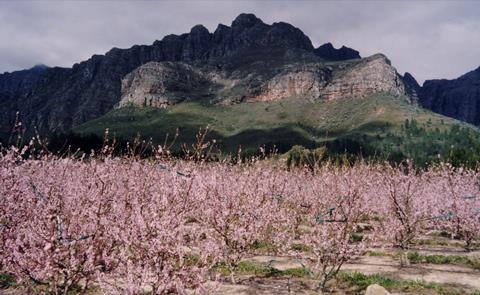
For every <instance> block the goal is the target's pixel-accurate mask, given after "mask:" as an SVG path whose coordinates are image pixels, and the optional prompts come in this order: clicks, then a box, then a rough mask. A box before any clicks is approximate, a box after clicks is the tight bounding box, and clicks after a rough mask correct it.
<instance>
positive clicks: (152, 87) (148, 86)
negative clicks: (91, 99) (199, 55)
mask: <svg viewBox="0 0 480 295" xmlns="http://www.w3.org/2000/svg"><path fill="white" fill-rule="evenodd" d="M209 83H210V82H209V81H208V80H207V78H206V77H204V76H203V74H202V73H201V72H200V71H199V70H198V69H195V68H194V67H192V66H190V65H187V64H185V63H179V62H177V63H176V62H150V63H146V64H144V65H143V66H141V67H138V68H137V69H135V70H134V71H133V72H131V73H129V74H128V75H126V76H125V78H123V79H122V98H121V100H120V106H126V105H129V104H135V105H138V106H151V107H166V106H168V105H172V104H176V103H179V102H182V101H185V100H192V99H195V98H197V97H196V96H198V95H199V94H201V93H202V90H203V89H205V87H208V84H209Z"/></svg>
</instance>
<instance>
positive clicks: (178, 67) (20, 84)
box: [0, 14, 404, 136]
mask: <svg viewBox="0 0 480 295" xmlns="http://www.w3.org/2000/svg"><path fill="white" fill-rule="evenodd" d="M330 45H331V44H330ZM343 59H348V60H346V61H343ZM325 60H341V61H338V62H329V65H328V66H326V64H325ZM385 61H386V59H378V60H376V59H372V60H370V59H366V60H361V59H359V55H358V52H356V51H355V50H352V49H349V48H345V47H342V48H340V49H338V50H337V49H335V48H333V46H328V44H327V45H324V46H321V47H320V48H317V49H314V48H313V46H312V43H311V42H310V39H309V38H308V37H307V36H305V35H304V34H303V33H302V31H300V30H299V29H298V28H296V27H294V26H292V25H290V24H287V23H282V22H279V23H274V24H271V25H269V24H265V23H264V22H262V20H260V19H258V18H257V17H255V16H254V15H253V14H241V15H239V16H238V17H237V18H236V19H235V20H234V21H233V22H232V24H231V25H230V26H226V25H222V24H220V25H218V27H217V29H216V30H215V31H214V32H213V33H212V32H209V31H208V30H207V29H206V28H205V27H203V26H201V25H198V26H195V27H193V28H192V29H191V31H190V32H189V33H186V34H182V35H168V36H166V37H164V38H163V39H162V40H160V41H155V42H154V43H153V44H152V45H141V46H139V45H135V46H133V47H131V48H129V49H118V48H113V49H112V50H110V51H109V52H107V53H106V54H105V55H94V56H92V57H91V58H90V59H89V60H87V61H84V62H81V63H79V64H75V65H74V66H73V67H72V68H58V67H55V68H48V69H45V68H44V69H41V71H39V73H38V74H37V73H35V74H32V73H30V72H29V73H27V74H15V75H13V74H4V75H0V106H1V108H2V111H1V113H0V114H1V116H0V136H1V135H2V134H5V133H7V132H8V130H10V128H11V126H12V125H13V122H14V119H15V113H16V112H17V111H19V112H20V114H21V120H22V122H23V123H24V125H25V126H28V127H30V128H31V127H33V126H36V127H37V128H38V130H39V131H40V132H42V133H48V132H59V131H60V132H62V131H67V130H69V129H71V128H72V127H75V126H78V125H80V124H82V123H84V122H87V121H89V120H92V119H94V118H97V117H99V116H101V115H103V114H105V113H106V112H108V111H109V110H111V109H112V108H114V106H118V105H125V104H129V103H134V104H137V105H142V106H143V105H145V106H148V105H150V106H159V107H160V106H162V107H163V106H167V105H170V104H173V103H178V102H181V101H184V100H198V99H202V100H205V101H208V102H211V103H220V104H231V103H238V102H242V101H255V100H265V101H268V100H273V99H281V98H284V97H289V96H302V97H306V98H309V99H318V98H326V99H336V98H338V97H341V96H345V95H347V96H357V95H358V96H362V95H366V94H368V93H370V92H374V91H389V92H392V93H394V94H402V93H404V91H403V90H404V88H403V86H402V84H401V80H399V79H397V78H398V77H397V75H396V72H395V70H394V69H393V68H392V67H391V66H390V65H389V63H385ZM151 62H153V63H151ZM360 64H361V66H360ZM143 65H145V66H143ZM24 76H25V77H26V76H28V78H25V77H24ZM22 77H24V78H22ZM2 91H3V92H2Z"/></svg>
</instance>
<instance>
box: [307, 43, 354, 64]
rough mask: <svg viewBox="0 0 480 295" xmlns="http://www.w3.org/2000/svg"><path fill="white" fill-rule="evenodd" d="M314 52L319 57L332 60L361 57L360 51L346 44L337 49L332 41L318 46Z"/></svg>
mask: <svg viewBox="0 0 480 295" xmlns="http://www.w3.org/2000/svg"><path fill="white" fill-rule="evenodd" d="M313 52H314V53H315V54H316V55H318V56H319V57H321V58H323V59H326V60H331V61H340V60H348V59H356V58H360V54H359V52H358V51H356V50H354V49H352V48H348V47H345V46H342V47H341V48H340V49H335V47H333V45H332V43H325V44H323V45H322V46H320V47H318V48H316V49H315V50H314V51H313Z"/></svg>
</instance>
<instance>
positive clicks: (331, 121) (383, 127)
mask: <svg viewBox="0 0 480 295" xmlns="http://www.w3.org/2000/svg"><path fill="white" fill-rule="evenodd" d="M405 120H415V121H417V122H418V124H420V125H425V126H427V128H428V129H433V128H440V129H447V128H450V127H451V126H455V125H458V126H460V125H463V124H461V123H459V122H458V121H455V120H451V119H448V118H446V117H443V116H441V115H437V114H435V113H432V112H429V111H426V110H424V109H421V108H419V107H417V106H415V105H412V104H410V103H409V102H408V100H407V99H406V97H401V96H400V97H396V96H392V95H390V94H386V93H377V94H373V95H370V96H368V97H364V98H359V99H355V100H350V99H338V100H331V101H325V100H317V101H309V100H303V99H298V97H290V98H285V99H283V100H276V101H269V102H262V101H257V102H249V103H241V104H233V105H213V106H212V105H205V104H202V103H200V102H184V103H180V104H176V105H173V106H170V107H168V108H152V107H135V106H128V107H123V108H119V109H115V110H113V111H111V112H109V113H107V114H106V115H105V116H102V117H100V118H98V119H95V120H92V121H90V122H87V123H85V124H83V125H81V126H79V127H77V128H76V129H75V132H77V133H80V134H84V135H88V134H92V133H93V134H96V135H99V136H102V134H103V133H104V131H105V129H107V128H108V129H109V132H110V134H115V135H116V136H117V137H120V138H125V139H131V138H133V137H135V136H136V135H137V134H140V135H141V136H142V137H143V138H152V139H153V140H154V141H155V142H157V143H161V142H163V140H164V138H165V136H166V134H167V133H168V134H170V135H172V134H175V130H176V128H177V127H179V128H180V137H179V139H178V142H192V141H193V140H194V138H195V134H196V133H197V132H198V130H199V128H203V127H205V126H207V125H209V126H210V127H211V131H212V133H211V138H215V139H216V140H217V142H218V145H219V147H220V148H221V149H222V150H224V151H226V152H235V151H236V149H237V148H238V147H239V146H242V147H243V149H244V150H245V149H251V150H256V149H257V148H258V146H260V145H262V144H267V145H270V146H272V145H276V146H277V148H279V150H280V152H285V151H287V150H288V149H289V148H290V147H291V146H292V145H295V144H301V145H304V146H307V147H314V146H317V145H320V144H322V143H326V142H331V141H334V140H336V139H342V138H352V137H357V136H360V137H361V136H372V137H375V138H377V140H378V138H381V137H382V136H386V135H387V134H389V133H396V132H399V131H400V130H401V128H402V125H403V124H404V123H405ZM465 126H467V125H465ZM468 128H471V127H468ZM472 130H473V129H472Z"/></svg>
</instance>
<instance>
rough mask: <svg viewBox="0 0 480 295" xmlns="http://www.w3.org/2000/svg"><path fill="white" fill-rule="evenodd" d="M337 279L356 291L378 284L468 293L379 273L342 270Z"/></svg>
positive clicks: (450, 293)
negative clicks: (371, 273) (393, 277)
mask: <svg viewBox="0 0 480 295" xmlns="http://www.w3.org/2000/svg"><path fill="white" fill-rule="evenodd" d="M338 280H339V281H340V282H343V283H347V284H348V285H350V286H352V287H356V288H357V291H362V290H365V289H366V288H367V287H368V286H369V285H372V284H378V285H380V286H382V287H384V288H386V289H388V290H389V291H401V292H411V293H421V292H422V291H425V290H433V291H435V292H436V293H437V294H442V295H460V294H468V293H466V292H465V291H463V290H457V289H455V288H452V287H446V286H442V285H440V284H436V283H427V282H425V281H419V280H417V281H414V280H397V279H392V278H389V277H385V276H382V275H380V274H373V275H366V274H363V273H359V272H342V273H340V274H339V276H338ZM473 294H475V293H473Z"/></svg>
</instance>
